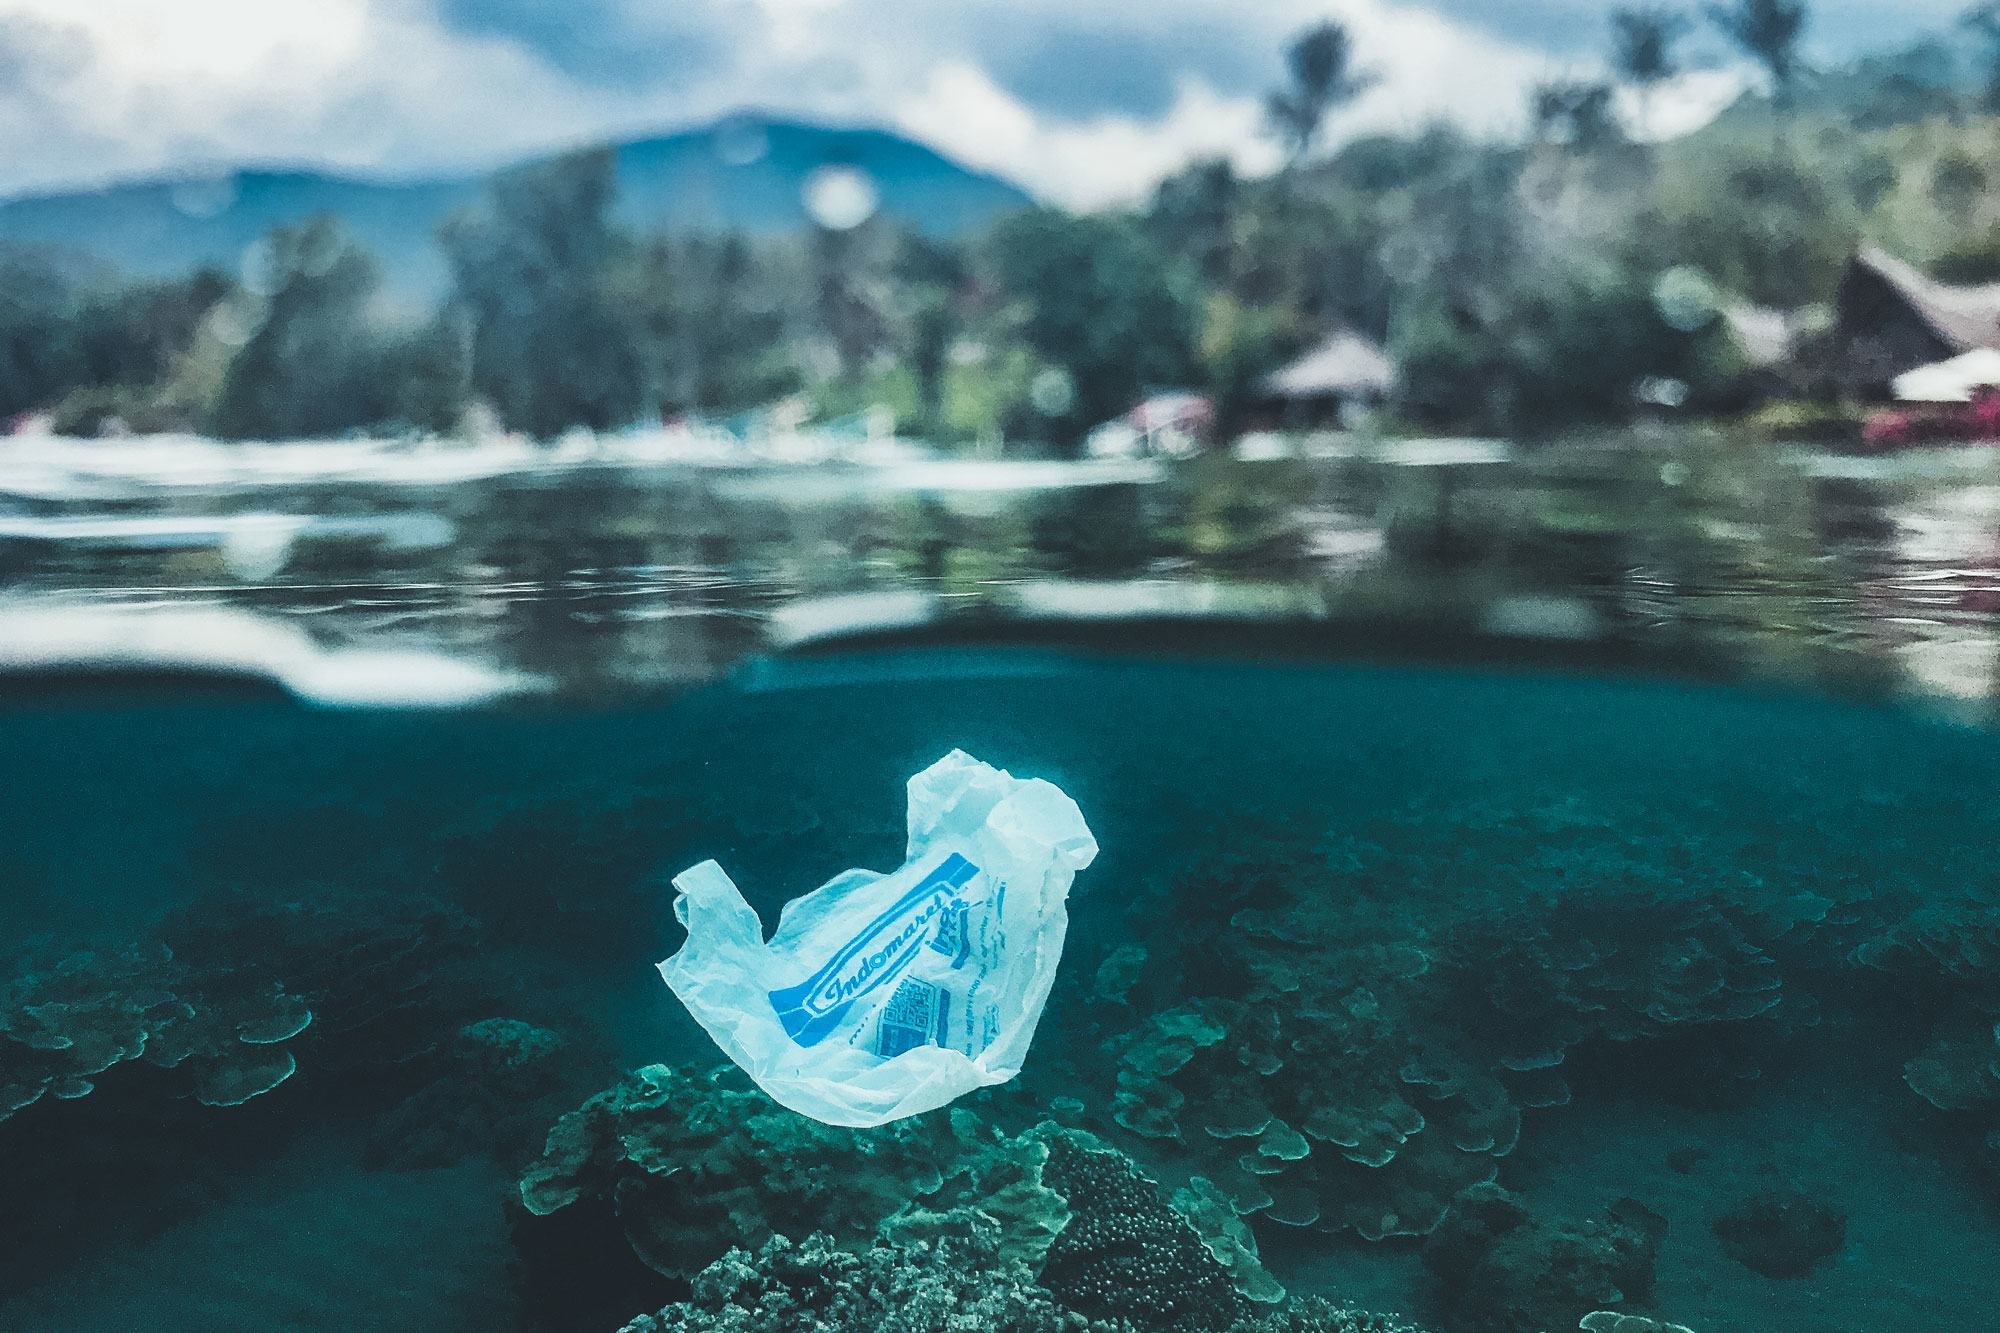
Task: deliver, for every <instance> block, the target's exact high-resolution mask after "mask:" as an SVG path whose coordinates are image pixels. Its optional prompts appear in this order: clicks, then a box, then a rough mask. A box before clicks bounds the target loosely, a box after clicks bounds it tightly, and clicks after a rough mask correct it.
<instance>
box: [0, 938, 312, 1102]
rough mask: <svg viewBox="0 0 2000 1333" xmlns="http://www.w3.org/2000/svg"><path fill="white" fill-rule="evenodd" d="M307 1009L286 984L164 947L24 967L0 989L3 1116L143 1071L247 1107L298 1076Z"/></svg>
mask: <svg viewBox="0 0 2000 1333" xmlns="http://www.w3.org/2000/svg"><path fill="white" fill-rule="evenodd" d="M313 1016H314V1011H313V1008H312V1007H311V1005H310V1004H309V1003H308V1002H307V1000H305V999H304V998H303V997H301V996H300V995H298V994H295V993H293V992H292V991H289V990H287V989H286V988H285V986H284V984H283V983H282V982H279V981H276V980H271V979H267V978H265V977H263V976H261V975H258V974H255V973H250V972H245V971H226V970H225V971H216V970H212V969H203V968H199V967H195V966H191V965H189V964H188V963H185V962H183V961H181V960H179V959H177V958H176V957H175V955H174V952H173V951H172V950H171V949H168V948H166V947H165V946H163V945H158V944H153V945H134V946H129V947H127V948H123V949H117V950H85V951H81V952H77V953H72V954H68V955H66V956H64V957H61V958H59V959H55V960H53V961H48V962H42V963H27V964H24V965H22V966H21V967H20V968H19V970H18V971H16V973H15V975H14V977H13V979H12V981H11V982H9V983H8V985H7V987H6V989H5V991H0V1121H5V1120H7V1119H8V1118H9V1117H11V1116H13V1115H15V1114H17V1113H19V1112H21V1111H24V1110H26V1109H27V1108H28V1107H30V1106H33V1105H34V1104H35V1103H36V1102H38V1101H40V1100H42V1099H43V1098H44V1097H47V1098H50V1099H51V1100H54V1101H75V1100H77V1099H79V1098H82V1097H86V1096H89V1095H90V1094H91V1093H93V1092H95V1091H96V1090H97V1088H98V1087H99V1085H100V1084H108V1083H112V1082H115V1081H118V1080H121V1079H123V1078H125V1077H126V1076H128V1075H129V1074H130V1073H131V1072H132V1071H133V1070H134V1069H135V1068H138V1069H147V1070H151V1071H162V1072H164V1071H172V1074H173V1076H174V1077H173V1080H172V1084H171V1086H172V1090H173V1091H174V1092H175V1093H177V1094H179V1095H185V1096H189V1097H192V1098H193V1099H194V1100H196V1101H198V1102H200V1103H202V1104H203V1105H206V1106H213V1107H229V1106H240V1105H242V1104H243V1103H245V1102H247V1101H250V1100H251V1099H253V1098H256V1097H260V1096H262V1095H264V1094H265V1093H268V1092H270V1091H272V1090H273V1089H275V1088H277V1087H278V1086H279V1085H280V1084H282V1083H284V1082H285V1080H287V1079H288V1078H290V1077H291V1076H292V1075H293V1073H294V1072H296V1070H297V1069H298V1060H297V1058H296V1056H294V1054H293V1052H292V1049H291V1046H290V1043H292V1042H293V1040H294V1039H295V1038H298V1037H299V1036H300V1035H301V1034H302V1033H304V1032H305V1031H306V1030H307V1029H308V1028H309V1027H310V1026H311V1025H312V1023H313Z"/></svg>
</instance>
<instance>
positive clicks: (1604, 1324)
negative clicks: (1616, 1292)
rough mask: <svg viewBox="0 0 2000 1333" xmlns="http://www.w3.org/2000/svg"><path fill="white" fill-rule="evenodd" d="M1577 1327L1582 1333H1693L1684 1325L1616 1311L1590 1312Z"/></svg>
mask: <svg viewBox="0 0 2000 1333" xmlns="http://www.w3.org/2000/svg"><path fill="white" fill-rule="evenodd" d="M1577 1327H1578V1328H1579V1329H1582V1330H1583V1333H1694V1330H1693V1329H1691V1328H1689V1327H1688V1326H1687V1325H1685V1324H1669V1323H1666V1322H1665V1321H1663V1320H1659V1319H1648V1318H1647V1317H1646V1316H1645V1315H1641V1314H1621V1313H1619V1312H1618V1311H1616V1310H1592V1311H1591V1312H1590V1313H1589V1314H1587V1315H1585V1316H1584V1317H1583V1321H1582V1322H1581V1323H1579V1324H1578V1325H1577Z"/></svg>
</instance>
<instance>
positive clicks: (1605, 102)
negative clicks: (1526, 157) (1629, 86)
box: [1528, 79, 1619, 154]
mask: <svg viewBox="0 0 2000 1333" xmlns="http://www.w3.org/2000/svg"><path fill="white" fill-rule="evenodd" d="M1528 114H1529V118H1530V119H1531V120H1532V121H1533V122H1534V133H1535V140H1536V142H1538V143H1546V144H1556V145H1559V146H1561V147H1563V148H1566V149H1569V150H1570V151H1572V152H1576V153H1581V154H1590V153H1594V152H1597V151H1598V150H1599V149H1601V148H1606V147H1608V146H1610V145H1612V144H1615V143H1617V142H1618V139H1619V135H1618V122H1617V120H1616V119H1615V118H1614V117H1613V116H1612V114H1611V85H1610V84H1608V83H1599V82H1596V81H1595V80H1590V79H1575V80H1564V79H1558V80H1552V81H1550V82H1547V83H1538V84H1536V85H1535V87H1534V88H1533V90H1532V91H1531V92H1530V94H1529V98H1528Z"/></svg>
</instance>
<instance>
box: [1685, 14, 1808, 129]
mask: <svg viewBox="0 0 2000 1333" xmlns="http://www.w3.org/2000/svg"><path fill="white" fill-rule="evenodd" d="M1807 14H1808V11H1807V8H1806V0H1733V3H1731V4H1727V5H1723V4H1712V5H1710V6H1709V7H1708V16H1709V18H1710V19H1712V20H1713V21H1714V23H1715V26H1716V27H1718V28H1720V29H1722V31H1723V32H1724V33H1725V34H1727V36H1728V37H1729V39H1730V40H1731V41H1733V42H1735V43H1736V44H1737V45H1738V46H1740V47H1742V48H1743V51H1744V53H1745V54H1746V55H1748V56H1749V57H1750V58H1751V59H1752V60H1755V61H1756V62H1757V63H1758V64H1760V65H1762V66H1763V67H1764V69H1765V71H1766V72H1768V73H1769V74H1770V76H1771V94H1772V97H1773V98H1774V100H1775V101H1776V104H1777V106H1778V108H1779V109H1780V110H1784V109H1785V108H1786V107H1788V106H1790V104H1791V99H1792V85H1793V82H1794V81H1795V80H1796V79H1797V78H1798V75H1799V38H1800V37H1801V36H1803V35H1804V33H1805V28H1806V18H1807Z"/></svg>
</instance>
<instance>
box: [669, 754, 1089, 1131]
mask: <svg viewBox="0 0 2000 1333" xmlns="http://www.w3.org/2000/svg"><path fill="white" fill-rule="evenodd" d="M909 789H910V846H909V854H908V857H907V859H906V860H905V861H904V863H903V868H902V869H901V870H897V871H895V872H893V873H891V874H887V875H878V874H876V873H874V872H873V871H868V870H850V871H848V872H846V873H845V874H842V875H838V876H835V877H834V878H833V879H831V880H828V881H827V882H826V883H825V884H823V885H821V886H820V887H819V888H817V889H815V890H813V891H812V892H811V893H808V894H806V895H805V896H804V897H801V898H794V899H793V900H792V901H791V902H789V903H786V904H785V909H784V911H783V912H782V913H781V914H780V915H779V917H778V929H777V933H776V934H775V935H773V936H772V938H771V942H770V943H769V944H768V945H767V944H765V943H764V933H763V927H762V924H761V923H760V922H759V921H758V920H757V913H756V912H755V911H754V910H753V909H752V908H751V907H750V905H749V904H748V903H746V902H744V901H743V895H742V894H741V893H740V892H738V891H737V888H736V885H735V884H733V883H732V882H731V881H730V879H729V876H728V875H726V874H724V873H723V870H722V867H721V866H719V865H717V864H716V863H715V862H713V861H704V862H702V863H701V864H700V865H698V866H695V867H693V868H692V869H690V870H685V871H683V872H681V874H679V875H678V876H676V877H675V878H674V887H675V888H677V889H679V890H680V897H679V898H678V899H676V900H675V902H674V912H675V914H676V915H677V916H679V917H680V920H681V924H682V925H684V926H686V927H687V931H688V938H687V943H686V944H685V945H684V946H682V948H681V950H680V952H679V953H677V954H675V955H674V956H673V957H672V958H669V959H667V960H666V961H665V962H664V963H661V964H660V974H661V975H662V976H664V977H665V978H666V979H667V985H669V986H671V987H672V988H673V991H674V994H676V995H678V996H679V997H680V998H681V1002H682V1003H683V1004H685V1005H687V1007H688V1010H689V1012H691V1013H692V1014H693V1015H694V1016H695V1019H696V1020H697V1021H698V1022H700V1024H701V1025H702V1026H703V1027H704V1028H706V1029H707V1030H708V1034H709V1035H710V1036H711V1037H714V1038H715V1041H716V1044H717V1045H718V1046H720V1047H722V1049H723V1051H724V1052H726V1053H727V1054H728V1056H729V1058H730V1059H732V1060H734V1061H735V1062H736V1063H737V1064H739V1065H741V1066H742V1067H743V1068H744V1069H745V1070H747V1071H748V1072H749V1074H750V1077H752V1078H754V1079H755V1080H757V1084H758V1086H759V1087H761V1088H763V1089H764V1091H765V1092H767V1093H769V1094H770V1095H771V1096H772V1097H773V1098H774V1099H776V1100H777V1101H778V1102H780V1103H782V1104H783V1105H785V1106H788V1107H790V1108H791V1109H792V1110H794V1111H797V1112H799V1113H800V1114H801V1115H809V1116H811V1117H813V1119H815V1120H821V1121H824V1122H826V1123H827V1124H829V1125H855V1126H865V1125H880V1124H884V1123H886V1122H888V1121H891V1120H900V1119H902V1118H903V1117H904V1116H910V1115H917V1114H920V1113H921V1112H924V1111H930V1110H935V1109H936V1108H937V1107H940V1106H943V1105H944V1104H945V1103H947V1102H949V1101H951V1100H952V1099H953V1098H955V1097H958V1096H960V1095H961V1094H963V1093H966V1092H970V1091H971V1090H972V1089H974V1088H977V1087H983V1086H985V1085H987V1084H992V1083H1005V1082H1006V1081H1007V1080H1008V1079H1010V1078H1012V1077H1014V1075H1016V1074H1018V1073H1020V1072H1021V1062H1022V1060H1023V1059H1025V1058H1026V1056H1027V1054H1028V1043H1029V1042H1030V1041H1031V1040H1033V1038H1034V1035H1035V1024H1036V1022H1037V1021H1039V1020H1040V1018H1041V1016H1042V1006H1043V1005H1044V1004H1046V1003H1047V1002H1048V998H1049V987H1050V985H1051V984H1053V982H1054V981H1055V975H1056V964H1057V963H1058V962H1059V961H1060V960H1061V958H1062V947H1063V935H1064V933H1065V932H1066V931H1067V929H1068V927H1069V912H1068V909H1067V908H1066V907H1065V906H1064V902H1065V900H1066V899H1067V897H1068V896H1069V886H1070V881H1071V880H1072V879H1073V878H1074V877H1075V875H1076V872H1077V871H1079V870H1081V869H1083V868H1084V867H1085V866H1087V865H1089V864H1090V863H1091V861H1092V859H1093V858H1095V857H1096V855H1097V840H1096V839H1094V838H1093V837H1091V836H1090V830H1089V829H1088V828H1086V827H1085V826H1084V822H1083V813H1082V812H1081V811H1080V810H1078V809H1077V808H1076V802H1075V801H1072V800H1071V799H1070V798H1069V797H1068V796H1066V795H1064V794H1063V792H1062V790H1061V789H1060V788H1058V787H1057V786H1055V785H1054V784H1053V783H1049V782H1043V781H1041V780H1040V779H1030V780H1027V781H1022V780H1020V779H1017V778H1013V777H1010V776H1008V775H1007V774H1006V773H1005V772H1003V771H1001V770H1000V769H997V768H992V767H989V766H988V765H986V764H982V763H980V762H979V761H978V760H977V759H974V758H973V757H972V756H971V755H968V754H966V753H965V752H963V751H961V750H954V751H952V752H951V753H950V754H948V755H946V756H945V757H944V758H942V759H940V760H938V761H937V762H936V763H935V764H932V765H931V766H930V767H929V768H927V769H925V770H924V771H923V772H921V773H919V774H917V775H916V776H915V777H913V778H911V779H910V784H909Z"/></svg>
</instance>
